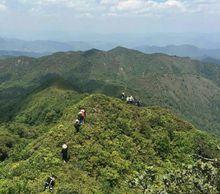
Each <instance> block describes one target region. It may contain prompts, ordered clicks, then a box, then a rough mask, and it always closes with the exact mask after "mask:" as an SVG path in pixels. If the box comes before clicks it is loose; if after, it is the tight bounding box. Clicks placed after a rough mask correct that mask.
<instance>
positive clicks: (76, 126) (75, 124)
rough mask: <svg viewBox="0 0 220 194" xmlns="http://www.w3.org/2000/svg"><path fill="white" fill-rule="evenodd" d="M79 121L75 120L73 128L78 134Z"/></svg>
mask: <svg viewBox="0 0 220 194" xmlns="http://www.w3.org/2000/svg"><path fill="white" fill-rule="evenodd" d="M80 126H81V125H80V121H79V119H76V121H75V123H74V127H75V128H76V132H79V129H80Z"/></svg>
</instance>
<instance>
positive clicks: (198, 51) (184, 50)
mask: <svg viewBox="0 0 220 194" xmlns="http://www.w3.org/2000/svg"><path fill="white" fill-rule="evenodd" d="M135 49H137V50H139V51H142V52H144V53H147V54H152V53H164V54H168V55H176V56H180V57H191V58H194V59H204V58H213V59H219V60H220V49H202V48H198V47H196V46H192V45H169V46H164V47H158V46H139V47H136V48H135Z"/></svg>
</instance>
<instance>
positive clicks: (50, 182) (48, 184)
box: [44, 92, 142, 192]
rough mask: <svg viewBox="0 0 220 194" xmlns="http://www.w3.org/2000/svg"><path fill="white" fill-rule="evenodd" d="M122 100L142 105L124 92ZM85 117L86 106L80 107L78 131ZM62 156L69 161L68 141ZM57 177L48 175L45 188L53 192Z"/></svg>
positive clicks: (76, 124) (77, 122)
mask: <svg viewBox="0 0 220 194" xmlns="http://www.w3.org/2000/svg"><path fill="white" fill-rule="evenodd" d="M121 100H123V101H126V102H127V103H128V104H132V105H136V106H138V107H140V106H141V105H142V104H141V101H140V100H137V99H135V98H134V97H133V96H126V95H125V93H124V92H122V94H121ZM85 119H86V110H85V109H84V108H80V111H79V113H78V115H77V119H76V120H75V123H74V127H75V129H76V132H79V130H80V127H81V126H82V125H83V124H84V123H85ZM61 158H62V160H63V161H64V163H66V162H68V160H69V153H68V144H67V143H64V144H63V145H62V150H61ZM56 178H57V177H56V176H55V175H51V176H50V177H48V178H47V179H46V181H45V184H44V190H46V189H49V190H50V191H51V192H52V191H53V188H54V186H55V179H56Z"/></svg>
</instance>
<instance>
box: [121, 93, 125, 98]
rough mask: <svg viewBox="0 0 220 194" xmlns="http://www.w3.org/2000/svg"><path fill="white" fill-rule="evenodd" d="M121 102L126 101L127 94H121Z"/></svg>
mask: <svg viewBox="0 0 220 194" xmlns="http://www.w3.org/2000/svg"><path fill="white" fill-rule="evenodd" d="M121 100H125V93H124V92H122V93H121Z"/></svg>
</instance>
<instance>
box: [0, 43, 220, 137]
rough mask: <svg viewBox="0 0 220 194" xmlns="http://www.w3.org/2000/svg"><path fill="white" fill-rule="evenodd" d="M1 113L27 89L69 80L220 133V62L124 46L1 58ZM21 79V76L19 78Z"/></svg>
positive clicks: (15, 104) (71, 84) (15, 103)
mask: <svg viewBox="0 0 220 194" xmlns="http://www.w3.org/2000/svg"><path fill="white" fill-rule="evenodd" d="M0 70H1V71H0V113H1V114H0V119H3V120H7V118H11V117H12V116H13V114H15V112H16V108H15V107H18V106H19V104H20V103H22V101H23V99H24V98H25V95H26V94H29V93H31V92H32V91H34V90H36V89H37V88H38V87H40V85H47V84H48V83H51V82H53V81H54V80H55V81H56V80H63V82H64V83H66V84H65V85H67V86H68V87H69V88H73V89H74V90H76V91H78V92H87V93H93V92H101V93H104V94H107V95H111V96H119V95H120V93H121V92H122V91H126V93H127V94H133V95H134V96H136V97H137V98H139V99H141V100H142V101H143V102H144V104H146V105H150V106H151V105H159V106H163V107H169V108H170V109H172V110H173V111H175V112H176V113H178V114H179V115H181V116H182V117H183V118H185V119H187V120H188V121H190V122H193V124H195V125H196V126H198V127H200V128H203V129H205V130H209V131H212V132H214V133H216V134H220V76H219V75H220V66H219V65H214V64H210V63H203V62H201V61H197V60H192V59H190V58H181V57H176V56H169V55H165V54H144V53H142V52H139V51H136V50H131V49H127V48H123V47H117V48H115V49H112V50H110V51H107V52H106V51H101V50H97V49H92V50H89V51H85V52H82V51H78V52H73V51H71V52H59V53H55V54H52V55H50V56H44V57H41V58H38V59H35V58H30V57H18V58H16V57H13V58H7V59H5V60H0ZM18 80H19V81H18Z"/></svg>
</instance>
